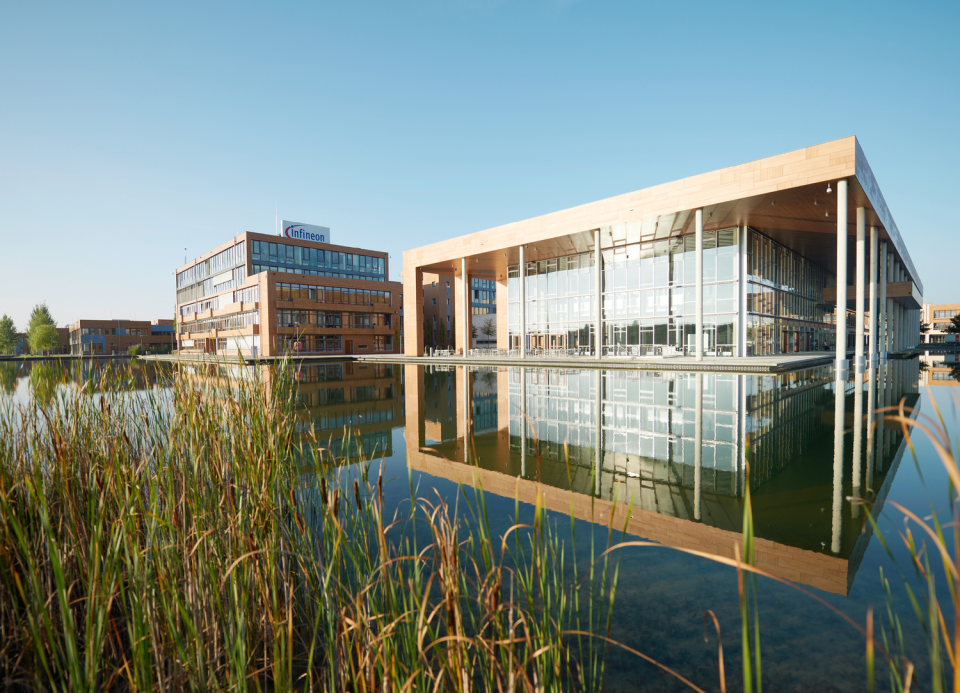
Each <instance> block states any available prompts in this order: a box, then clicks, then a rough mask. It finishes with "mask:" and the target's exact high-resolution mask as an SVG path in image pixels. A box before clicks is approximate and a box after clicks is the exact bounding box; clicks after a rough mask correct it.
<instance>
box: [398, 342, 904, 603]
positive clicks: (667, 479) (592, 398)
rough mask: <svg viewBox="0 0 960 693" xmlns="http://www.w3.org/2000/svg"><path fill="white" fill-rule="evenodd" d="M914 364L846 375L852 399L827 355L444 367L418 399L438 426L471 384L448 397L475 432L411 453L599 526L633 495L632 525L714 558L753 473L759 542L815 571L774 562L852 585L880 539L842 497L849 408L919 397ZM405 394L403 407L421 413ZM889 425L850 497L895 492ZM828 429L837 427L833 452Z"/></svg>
mask: <svg viewBox="0 0 960 693" xmlns="http://www.w3.org/2000/svg"><path fill="white" fill-rule="evenodd" d="M898 362H899V363H898ZM908 366H909V368H908ZM897 368H900V369H902V371H903V373H902V375H903V378H902V379H901V380H896V378H897V377H899V374H898V372H897V370H896V369H897ZM915 372H916V369H915V367H914V365H913V364H907V363H905V362H904V361H902V360H899V359H895V360H891V361H888V362H887V364H886V365H885V367H883V368H881V371H880V372H879V373H878V372H876V371H874V372H872V373H870V375H869V377H868V380H867V384H866V387H863V388H862V389H861V390H860V392H859V394H858V393H857V388H856V387H855V386H853V383H850V385H849V387H850V389H852V390H853V393H852V394H853V397H852V399H853V402H850V403H849V404H848V403H847V402H846V396H847V395H848V394H850V393H849V391H848V390H847V388H848V384H847V382H846V380H845V379H839V380H838V379H837V378H836V374H835V371H834V370H833V369H832V368H830V367H822V368H813V369H808V370H806V371H799V372H795V373H789V374H780V375H736V374H731V373H709V372H698V373H684V372H651V371H627V370H598V369H542V368H523V369H520V368H504V369H500V371H499V373H495V374H493V377H492V379H488V378H487V374H485V373H484V372H482V369H478V371H477V372H476V373H474V374H472V375H471V376H470V377H469V378H465V377H464V378H458V377H457V375H456V374H455V373H453V372H452V369H451V372H450V373H438V374H436V377H435V378H434V379H431V380H428V387H426V388H425V389H426V397H427V401H426V402H425V403H423V404H422V405H421V406H420V407H419V408H417V409H416V411H418V412H420V411H422V412H426V413H427V416H428V419H429V420H428V425H427V430H428V431H433V430H434V429H435V424H434V423H433V422H432V418H431V417H435V416H436V418H437V419H442V417H441V416H439V414H440V413H441V412H442V411H443V409H442V407H443V406H444V405H443V399H444V398H445V397H446V396H447V395H446V394H445V393H446V392H448V386H447V384H448V383H451V382H452V383H453V384H454V389H456V388H457V387H469V388H471V390H472V392H469V394H468V399H467V400H465V399H464V397H463V394H464V393H463V392H462V391H461V392H459V393H453V396H452V398H451V402H453V403H456V404H455V406H456V407H457V408H458V409H459V408H460V407H461V406H463V407H464V411H463V412H460V411H458V412H456V413H455V414H454V415H453V416H452V417H451V419H450V423H451V427H452V426H453V425H455V424H454V422H457V424H456V427H457V428H459V429H460V431H458V432H457V433H460V432H461V431H467V430H471V431H472V433H473V436H474V440H473V442H471V444H470V445H469V448H468V446H466V445H464V443H463V442H462V440H457V439H452V438H450V437H447V435H446V434H442V433H438V434H435V435H428V436H427V437H428V438H429V439H430V440H429V441H426V442H424V441H421V442H420V445H413V437H410V438H408V439H407V440H408V447H407V461H408V463H409V464H410V465H411V467H412V468H413V469H414V470H417V469H420V470H422V471H426V472H428V473H429V474H432V475H439V476H444V477H446V478H450V479H452V480H465V479H469V478H479V479H480V480H481V481H482V482H483V486H484V488H485V489H486V490H487V491H488V492H491V493H494V494H498V495H503V496H504V497H506V498H508V499H510V500H511V501H512V500H513V498H514V497H518V498H519V499H520V500H521V502H525V503H534V502H537V498H540V500H541V502H542V503H543V504H544V507H547V508H548V509H550V510H553V511H556V512H559V513H569V512H570V511H571V509H573V512H574V514H575V515H576V516H577V517H579V518H581V519H584V520H588V521H595V522H599V523H604V524H605V523H606V522H608V521H609V517H610V514H609V513H610V511H611V510H612V509H613V507H614V506H613V504H614V502H616V503H617V504H618V505H619V506H620V508H621V510H620V511H618V512H623V506H624V505H625V504H626V503H632V504H633V505H632V510H631V515H630V517H629V518H627V517H626V516H625V515H618V516H617V517H618V518H619V519H618V520H617V521H618V522H626V523H627V531H628V532H629V533H630V534H631V535H635V536H642V537H644V538H647V539H652V540H655V541H660V542H664V543H667V544H676V545H678V546H691V545H696V546H698V547H699V548H700V549H702V550H706V551H710V552H715V553H717V554H718V555H727V554H728V553H729V551H730V547H731V546H732V545H733V544H734V543H736V542H737V541H740V540H742V536H741V534H740V532H741V531H742V519H743V511H744V495H745V484H746V483H749V484H750V495H751V499H752V510H753V517H754V527H755V534H756V540H757V542H758V547H762V549H761V550H763V551H765V552H768V553H767V555H768V556H774V557H777V556H782V557H784V558H785V559H786V560H785V561H784V563H783V564H784V565H793V566H796V565H801V564H803V563H804V562H807V564H808V565H809V566H810V572H808V573H805V575H806V577H803V576H801V575H799V574H797V573H791V572H790V571H791V570H795V569H794V568H790V569H788V568H783V569H782V570H781V569H780V568H779V567H778V568H775V569H774V570H780V572H781V573H782V576H783V577H788V578H789V579H792V580H798V579H799V580H801V581H802V582H805V583H806V584H810V585H814V586H817V587H819V588H822V589H825V590H828V591H832V592H837V593H846V592H847V591H848V589H849V586H850V584H852V580H853V576H854V575H855V574H856V570H857V567H858V565H859V561H860V558H861V557H862V555H863V552H864V550H865V548H866V544H867V543H868V542H869V541H870V539H871V536H872V534H871V532H870V529H869V524H868V523H867V520H866V518H865V513H866V508H863V509H861V510H860V511H859V513H858V514H857V515H855V516H853V517H851V514H852V513H847V512H845V509H844V507H843V504H844V502H845V496H847V495H851V494H853V491H854V489H853V488H852V487H853V485H854V478H853V473H852V471H847V468H846V464H845V459H844V456H845V448H844V442H845V441H844V432H845V431H844V428H845V424H846V422H849V421H850V420H851V419H847V418H846V409H847V407H849V408H851V409H853V408H854V407H855V405H856V400H857V399H858V398H859V399H860V400H861V402H860V406H859V408H858V409H859V411H862V410H863V404H862V399H863V397H864V396H866V397H867V402H868V404H867V407H866V409H867V411H866V412H864V413H865V414H866V416H865V417H862V418H861V419H860V421H861V422H863V421H867V419H868V417H870V416H871V415H872V414H875V413H876V409H877V408H878V406H879V405H880V404H882V403H884V402H886V401H895V398H896V395H897V394H899V393H900V392H906V393H907V394H906V396H907V402H906V404H907V406H914V405H915V403H916V395H915V394H911V393H912V391H913V390H915V382H914V373H915ZM851 375H852V374H851ZM878 378H879V379H878ZM488 380H490V382H491V383H492V385H490V384H489V383H488ZM905 381H909V384H908V383H907V382H905ZM412 382H413V381H412V380H410V379H408V383H411V384H412ZM861 382H862V381H861ZM871 383H872V384H871ZM421 392H423V390H422V389H421ZM410 394H412V393H410ZM484 398H487V399H484ZM411 399H412V398H411V397H410V396H408V399H407V401H408V412H411V411H414V409H412V407H413V404H412V403H411ZM831 399H832V402H831ZM434 400H436V401H434ZM461 403H463V404H461ZM470 403H472V407H469V406H468V405H469V404H470ZM831 404H832V406H831ZM487 409H491V410H493V414H489V413H484V412H486V411H487ZM434 412H436V414H435V413H434ZM496 412H501V413H502V416H498V415H497V414H496ZM408 416H409V414H408ZM471 417H472V423H469V424H468V423H466V422H467V421H468V420H470V419H471ZM485 421H486V423H484V422H485ZM494 421H495V422H496V425H495V426H492V423H493V422H494ZM853 421H854V429H856V427H857V419H856V418H855V417H854V419H853ZM460 422H465V423H460ZM860 425H861V426H862V425H868V426H869V422H868V423H866V424H864V423H861V424H860ZM889 428H890V430H888V429H887V426H885V425H883V424H880V425H878V426H877V428H876V429H875V430H874V431H873V432H872V433H871V432H870V429H869V428H868V433H867V441H866V451H865V452H866V460H867V462H866V464H867V465H868V469H867V473H866V475H864V474H863V473H862V471H861V478H860V481H859V484H860V490H859V492H858V493H857V494H854V495H860V496H862V497H864V498H870V499H873V500H875V501H877V502H878V503H877V505H875V506H874V507H879V504H880V503H881V502H882V501H883V499H884V498H885V497H886V494H887V492H888V490H889V487H890V484H891V482H892V479H893V475H894V473H895V471H896V468H897V465H898V464H899V460H900V459H901V458H902V455H903V450H904V445H903V440H902V435H901V434H900V433H899V429H898V428H897V427H895V426H890V427H889ZM828 432H832V433H833V434H834V435H833V443H834V447H833V453H834V454H833V456H832V458H831V456H830V435H829V433H828ZM860 435H861V446H862V432H861V434H860ZM441 439H442V440H441ZM748 448H749V461H750V477H749V480H747V479H746V477H745V474H744V465H745V462H746V460H747V458H748V456H747V449H748ZM467 449H469V455H467V454H466V451H467ZM861 452H863V451H862V450H861ZM534 453H536V455H537V460H538V461H537V464H536V465H534V463H533V457H531V455H533V454H534ZM862 458H863V456H862V455H861V456H860V457H858V459H861V460H862ZM465 462H466V463H467V464H468V465H469V466H468V468H464V463H465ZM550 487H553V488H552V489H551V488H550ZM515 494H516V495H515ZM831 505H832V506H833V507H832V512H831ZM591 513H596V514H591ZM677 520H680V521H687V522H688V523H689V524H677ZM798 562H799V563H798ZM766 567H769V566H766ZM778 574H780V573H778Z"/></svg>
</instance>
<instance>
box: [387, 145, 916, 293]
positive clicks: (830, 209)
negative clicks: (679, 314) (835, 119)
mask: <svg viewBox="0 0 960 693" xmlns="http://www.w3.org/2000/svg"><path fill="white" fill-rule="evenodd" d="M841 178H843V179H847V180H848V181H849V185H848V203H847V210H848V219H847V233H848V237H849V240H848V243H849V244H850V247H849V248H848V253H847V257H848V263H849V266H848V276H855V274H849V273H850V272H853V271H854V269H855V268H854V264H853V263H854V262H855V260H856V253H855V250H854V244H855V239H856V214H857V208H858V207H864V208H865V209H866V224H867V227H868V229H869V227H870V226H877V227H878V228H879V238H880V240H887V241H889V244H890V245H889V246H888V252H892V253H893V254H894V256H895V257H898V258H899V259H900V261H901V263H902V264H903V265H904V269H905V270H906V272H907V274H908V276H909V277H910V278H911V279H912V280H913V281H914V283H915V284H916V285H917V287H918V289H919V290H920V293H921V294H922V292H923V284H922V282H921V281H920V277H919V275H918V274H917V271H916V268H915V266H914V264H913V260H912V259H911V258H910V253H909V252H908V250H907V247H906V244H905V243H904V241H903V238H902V236H901V234H900V231H899V229H898V228H897V225H896V223H895V222H894V220H893V217H892V215H891V214H890V210H889V209H888V207H887V204H886V201H885V200H884V198H883V194H882V193H881V192H880V187H879V185H878V184H877V181H876V178H875V177H874V175H873V171H872V170H871V168H870V164H869V163H868V162H867V159H866V156H865V155H864V153H863V149H862V148H861V147H860V144H859V142H858V141H857V138H856V137H854V136H850V137H845V138H843V139H839V140H834V141H832V142H825V143H823V144H818V145H814V146H812V147H805V148H803V149H797V150H794V151H792V152H786V153H784V154H778V155H776V156H771V157H767V158H765V159H758V160H756V161H751V162H748V163H744V164H739V165H736V166H730V167H727V168H722V169H719V170H716V171H711V172H709V173H701V174H698V175H695V176H690V177H687V178H682V179H680V180H677V181H673V182H670V183H662V184H660V185H655V186H652V187H649V188H644V189H642V190H637V191H635V192H630V193H625V194H622V195H616V196H614V197H609V198H606V199H603V200H598V201H596V202H590V203H587V204H583V205H578V206H576V207H570V208H568V209H564V210H560V211H557V212H551V213H549V214H544V215H541V216H537V217H532V218H529V219H525V220H522V221H517V222H512V223H509V224H503V225H501V226H496V227H493V228H490V229H486V230H484V231H477V232H475V233H470V234H467V235H464V236H460V237H457V238H452V239H448V240H444V241H439V242H437V243H431V244H429V245H425V246H422V247H419V248H414V249H411V250H407V251H405V252H404V254H403V274H404V276H406V273H407V272H409V271H410V269H412V268H420V269H422V270H423V271H424V272H430V273H436V274H457V273H459V271H460V263H459V260H460V258H464V257H466V258H469V259H470V268H471V271H472V272H473V273H475V275H476V276H479V277H486V278H502V277H504V276H505V274H506V267H507V266H508V265H512V264H516V263H517V262H518V261H519V253H518V251H517V247H518V245H520V244H522V245H525V246H526V247H527V259H528V261H532V260H536V259H545V258H549V257H556V256H560V255H566V254H573V253H579V252H585V251H587V250H592V249H593V231H594V230H595V229H598V228H601V229H609V231H610V233H609V234H606V233H605V234H604V236H603V237H602V238H601V248H607V247H613V245H614V244H615V243H616V244H619V243H622V242H629V243H632V242H640V241H648V240H656V239H662V238H669V237H673V236H679V235H681V234H685V233H692V232H693V230H694V211H695V210H696V209H700V208H702V209H703V215H704V229H705V230H707V231H710V230H715V229H722V228H729V227H732V226H749V227H752V228H754V229H756V230H758V231H760V232H761V233H764V234H766V235H768V236H770V237H772V238H774V239H775V240H777V241H779V242H780V243H782V244H783V245H785V246H787V247H788V248H791V249H792V250H795V251H796V252H798V253H800V254H801V255H803V256H804V257H807V258H809V259H810V260H812V261H813V262H816V263H817V264H819V265H821V266H822V267H824V268H825V269H827V270H829V271H832V272H836V233H837V219H836V207H837V202H836V198H837V195H836V181H837V180H839V179H841ZM828 183H830V184H832V192H831V193H827V192H826V191H827V184H828Z"/></svg>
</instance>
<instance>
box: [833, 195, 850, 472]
mask: <svg viewBox="0 0 960 693" xmlns="http://www.w3.org/2000/svg"><path fill="white" fill-rule="evenodd" d="M849 368H850V364H849V363H848V362H847V181H845V180H838V181H837V363H836V377H837V380H846V379H847V375H846V373H847V370H848V369H849ZM841 455H842V451H841Z"/></svg>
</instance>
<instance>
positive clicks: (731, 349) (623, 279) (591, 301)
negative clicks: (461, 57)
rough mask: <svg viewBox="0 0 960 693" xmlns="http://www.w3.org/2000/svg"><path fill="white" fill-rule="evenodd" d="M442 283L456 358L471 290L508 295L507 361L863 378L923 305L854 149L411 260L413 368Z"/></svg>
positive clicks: (608, 202) (686, 182)
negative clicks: (748, 361) (432, 281)
mask: <svg viewBox="0 0 960 693" xmlns="http://www.w3.org/2000/svg"><path fill="white" fill-rule="evenodd" d="M432 274H434V275H452V276H453V282H452V284H453V286H452V287H451V288H452V290H453V296H452V297H451V298H452V302H453V304H454V306H453V313H454V314H453V316H452V318H453V320H452V321H451V322H452V324H453V325H455V340H454V342H455V345H456V348H457V349H458V350H460V349H464V348H469V345H470V335H471V334H472V327H473V326H474V325H475V324H476V316H475V315H474V314H473V311H472V310H471V300H470V292H471V286H472V280H473V279H474V278H482V279H487V280H490V281H493V282H495V283H496V292H497V293H496V305H497V312H496V316H497V321H498V325H497V330H496V335H497V348H498V350H499V351H500V352H502V353H503V354H505V355H513V356H516V357H519V358H522V357H525V356H529V355H534V356H537V357H551V356H561V355H562V356H565V357H571V356H580V357H589V358H593V359H601V358H607V357H612V358H630V357H638V358H643V357H655V358H662V357H667V356H680V357H683V356H689V357H692V358H694V359H695V360H703V358H705V357H711V358H717V359H719V358H723V357H751V356H763V357H770V356H777V355H786V354H794V353H798V352H811V353H812V352H818V351H819V352H828V353H833V354H835V358H836V360H837V361H839V363H838V366H839V369H838V372H844V371H847V370H851V371H852V370H854V369H855V368H856V370H857V371H860V372H862V370H863V369H864V368H865V367H866V366H867V364H871V365H876V364H877V363H878V362H882V360H883V359H884V357H885V356H884V355H885V354H886V353H887V352H896V351H902V350H907V349H909V348H911V347H913V346H915V345H916V344H917V343H918V341H919V333H920V304H921V302H922V300H923V284H922V282H921V280H920V276H919V274H918V272H917V269H916V267H915V266H914V263H913V261H912V259H911V258H910V253H909V251H908V249H907V245H906V241H905V239H904V236H902V235H901V233H900V231H899V230H898V228H897V225H896V223H895V222H894V220H893V216H892V214H891V212H890V209H889V208H888V206H887V204H886V202H885V201H884V198H883V194H882V193H881V191H880V186H879V184H878V183H877V181H876V179H875V177H874V175H873V172H872V170H871V169H870V165H869V163H868V162H867V160H866V157H865V156H864V153H863V150H862V148H861V147H860V144H859V143H858V142H857V139H856V138H855V137H847V138H844V139H840V140H835V141H833V142H827V143H824V144H818V145H815V146H812V147H806V148H804V149H799V150H796V151H792V152H787V153H786V154H779V155H777V156H772V157H767V158H765V159H759V160H756V161H751V162H749V163H745V164H740V165H737V166H730V167H727V168H723V169H720V170H717V171H712V172H709V173H702V174H698V175H694V176H690V177H688V178H683V179H681V180H677V181H674V182H670V183H664V184H661V185H655V186H653V187H650V188H645V189H643V190H637V191H635V192H629V193H625V194H621V195H617V196H615V197H610V198H607V199H604V200H599V201H596V202H590V203H587V204H583V205H580V206H577V207H572V208H569V209H565V210H561V211H557V212H552V213H550V214H545V215H543V216H539V217H535V218H532V219H526V220H523V221H516V222H512V223H509V224H505V225H503V226H498V227H495V228H491V229H486V230H482V231H477V232H475V233H471V234H468V235H465V236H461V237H459V238H453V239H449V240H443V241H438V242H436V243H432V244H430V245H425V246H422V247H420V248H413V249H410V250H407V251H406V252H404V256H403V283H404V289H405V290H404V297H405V306H404V307H405V310H404V320H405V321H406V335H407V338H406V340H405V342H404V350H405V353H406V354H407V355H410V356H420V355H422V354H423V353H424V334H425V329H424V325H423V319H424V311H423V296H424V276H425V275H432ZM838 307H839V316H840V319H839V320H837V319H836V315H837V312H838ZM838 324H839V329H838ZM871 326H874V327H873V328H872V329H871ZM871 332H873V333H874V334H873V335H870V333H871ZM848 350H849V351H850V352H853V353H852V354H851V355H852V356H853V361H852V362H851V361H850V360H849V358H848V354H847V351H848Z"/></svg>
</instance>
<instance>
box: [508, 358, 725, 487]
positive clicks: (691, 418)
mask: <svg viewBox="0 0 960 693" xmlns="http://www.w3.org/2000/svg"><path fill="white" fill-rule="evenodd" d="M598 375H599V376H600V377H601V385H602V394H601V397H600V402H601V409H600V411H601V420H600V436H601V448H602V450H603V454H602V456H601V469H600V472H601V474H600V477H601V481H600V485H601V486H603V485H604V484H606V485H607V486H609V484H610V483H613V484H616V483H617V482H616V479H634V480H639V485H640V487H641V496H642V495H644V492H643V490H642V489H643V487H644V480H647V481H648V482H650V483H654V482H656V483H657V484H660V483H665V484H666V485H667V486H677V487H682V486H692V485H693V478H694V477H693V474H694V460H695V457H696V454H695V452H696V449H695V440H696V431H695V413H696V412H695V400H696V385H697V377H696V375H695V374H693V373H670V374H667V373H664V374H653V373H648V372H645V371H593V370H576V371H574V370H571V371H559V370H552V371H546V370H543V371H527V373H526V377H527V383H526V387H525V388H524V387H521V382H520V378H521V377H522V374H521V372H520V371H519V370H511V373H510V376H511V377H510V441H511V446H512V447H513V448H514V449H515V450H519V449H520V448H521V446H523V445H524V444H525V445H526V446H527V448H528V449H527V459H533V456H534V455H536V454H539V455H541V456H543V457H546V458H548V459H553V460H559V461H565V460H568V461H569V464H570V466H571V467H574V468H576V467H579V468H583V469H590V468H592V467H593V463H594V462H593V460H594V449H595V447H596V438H597V421H596V411H597V400H596V383H597V377H598ZM743 377H744V376H739V375H736V374H732V373H704V374H702V375H701V379H702V383H703V385H702V387H703V399H702V409H701V415H702V419H701V434H702V446H701V467H702V470H701V475H702V476H701V483H702V484H703V486H702V488H703V489H704V490H705V491H709V492H715V493H719V494H722V495H727V496H738V495H740V491H739V489H740V482H739V481H738V478H739V474H740V473H741V465H740V463H739V459H740V451H741V446H740V444H739V441H740V440H741V436H740V430H739V425H740V421H739V417H738V414H737V412H738V409H739V401H740V388H741V387H742V384H741V383H742V378H743ZM523 390H525V391H526V402H525V403H524V404H523V406H521V398H522V394H521V393H522V391H523ZM524 414H526V416H524ZM531 424H532V426H533V429H532V430H531ZM524 427H525V429H526V430H524ZM633 485H634V484H631V486H633ZM651 488H652V487H651ZM593 493H595V494H600V495H602V496H604V497H606V496H609V495H611V493H610V488H600V489H597V488H596V487H595V490H594V491H593ZM621 497H622V496H621ZM650 500H651V502H653V503H654V504H655V500H654V499H650Z"/></svg>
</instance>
